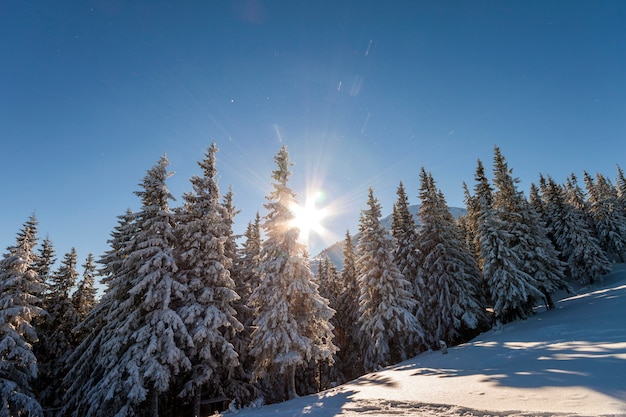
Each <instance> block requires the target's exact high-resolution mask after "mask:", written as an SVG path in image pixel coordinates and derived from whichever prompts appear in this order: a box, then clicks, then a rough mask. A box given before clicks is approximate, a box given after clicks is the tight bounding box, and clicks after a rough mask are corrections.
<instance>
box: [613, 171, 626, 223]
mask: <svg viewBox="0 0 626 417" xmlns="http://www.w3.org/2000/svg"><path fill="white" fill-rule="evenodd" d="M615 187H616V188H617V199H618V202H619V205H620V206H621V208H622V214H623V215H624V216H626V177H624V171H623V170H622V168H621V167H620V166H619V165H618V166H617V178H616V179H615Z"/></svg>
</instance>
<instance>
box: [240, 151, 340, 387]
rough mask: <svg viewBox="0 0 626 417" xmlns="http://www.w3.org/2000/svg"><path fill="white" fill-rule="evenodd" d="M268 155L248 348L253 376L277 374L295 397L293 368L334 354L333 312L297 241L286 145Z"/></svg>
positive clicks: (251, 299) (297, 232)
mask: <svg viewBox="0 0 626 417" xmlns="http://www.w3.org/2000/svg"><path fill="white" fill-rule="evenodd" d="M274 160H275V161H276V164H277V165H278V168H277V169H276V170H275V171H273V172H272V179H273V180H274V183H273V184H272V186H273V190H272V191H271V192H270V194H269V196H267V200H268V203H266V204H265V208H266V209H267V211H268V213H267V215H265V217H264V222H263V229H264V231H265V236H266V239H265V241H264V242H263V245H262V249H261V264H260V267H259V272H260V276H261V282H260V284H259V286H258V287H257V288H256V289H255V290H254V292H253V293H252V295H251V296H250V301H249V303H250V305H251V306H252V307H254V308H255V316H256V318H255V320H254V325H255V326H256V327H255V330H254V331H253V333H252V342H251V344H250V353H251V354H252V355H253V356H254V358H255V370H254V373H255V376H256V377H257V378H263V377H265V376H266V375H281V376H282V377H283V378H285V381H286V388H287V396H288V398H294V397H296V396H297V393H296V389H295V386H296V385H295V373H296V368H297V367H298V366H301V365H306V364H308V363H309V362H311V361H313V362H318V361H322V360H330V359H331V357H332V355H333V354H334V353H335V350H336V348H335V346H334V345H333V342H332V339H333V334H332V330H333V329H332V325H331V324H330V322H329V321H330V319H331V317H332V315H333V313H334V311H333V310H332V309H330V307H329V306H328V301H327V300H325V299H324V298H322V297H321V296H320V295H319V292H318V288H317V285H316V284H315V283H314V282H313V273H312V272H311V270H310V268H309V263H308V259H307V257H306V246H305V245H304V244H303V243H301V242H299V241H298V235H299V230H298V229H297V228H296V227H294V226H293V225H292V220H293V218H294V214H293V212H292V211H291V210H292V207H293V205H294V204H296V198H295V194H294V192H293V191H292V190H291V189H290V188H289V186H288V180H289V177H290V176H291V172H290V170H289V167H290V166H291V165H292V164H291V163H290V161H289V154H288V152H287V148H286V147H283V148H281V150H280V151H279V152H278V154H277V155H276V156H275V158H274Z"/></svg>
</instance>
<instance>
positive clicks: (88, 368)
mask: <svg viewBox="0 0 626 417" xmlns="http://www.w3.org/2000/svg"><path fill="white" fill-rule="evenodd" d="M135 220H136V219H135V214H134V213H133V212H132V211H131V210H130V209H129V210H127V211H126V213H124V214H123V215H120V216H118V225H117V226H116V227H115V229H114V230H113V232H112V233H111V238H110V239H109V241H108V243H109V246H110V249H109V250H107V251H106V252H105V253H104V255H102V257H101V258H100V260H99V263H100V264H101V265H102V268H101V269H100V271H99V273H100V275H101V276H102V277H103V278H102V280H101V282H102V284H103V285H104V286H105V290H104V295H103V296H102V298H101V300H100V301H99V302H98V303H97V304H96V305H95V306H94V308H93V309H92V310H91V311H90V312H89V314H88V315H87V317H86V319H85V320H84V321H82V322H81V323H80V324H79V325H78V326H77V327H76V328H75V329H74V330H75V331H76V332H78V333H82V334H85V335H86V336H85V337H84V338H83V339H82V341H81V343H80V344H79V345H78V347H77V348H76V349H75V350H74V352H73V353H72V354H71V355H70V357H69V358H68V361H67V363H68V365H69V370H68V373H67V374H66V376H65V378H64V379H63V381H62V384H63V388H64V390H65V394H64V395H63V406H62V408H61V410H60V411H59V412H58V415H59V416H73V417H82V416H85V415H88V412H89V411H88V410H89V409H90V407H91V404H90V402H89V399H90V398H91V397H92V396H94V397H97V396H98V395H100V394H101V393H100V392H98V391H97V388H96V385H97V384H98V382H99V380H100V378H101V377H102V375H103V374H104V372H105V371H106V368H107V366H109V365H110V363H109V362H107V361H105V360H103V359H107V360H109V361H112V360H113V359H114V356H113V355H111V356H110V357H106V358H105V357H104V356H103V352H104V351H103V346H104V345H105V344H108V345H110V346H115V343H116V340H117V336H118V335H117V334H116V326H117V325H118V324H119V320H114V321H113V322H110V321H108V320H109V319H110V318H111V316H110V313H111V312H115V311H117V310H118V309H119V308H120V304H121V303H122V302H123V301H124V300H125V297H127V294H128V292H129V291H130V289H131V285H132V281H131V278H132V277H133V276H134V275H135V274H136V273H137V271H136V269H137V266H136V265H130V264H125V262H124V261H125V260H126V259H127V258H128V255H129V254H130V253H131V252H132V251H133V250H135V249H136V245H135V243H136V242H135V239H134V237H135V235H136V234H137V232H138V229H137V222H136V221H135ZM113 394H114V393H110V395H111V396H112V395H113ZM94 410H97V407H95V406H94ZM94 413H95V411H94ZM103 413H104V411H103ZM94 415H95V414H94Z"/></svg>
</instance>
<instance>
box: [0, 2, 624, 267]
mask: <svg viewBox="0 0 626 417" xmlns="http://www.w3.org/2000/svg"><path fill="white" fill-rule="evenodd" d="M624 22H626V3H625V2H623V1H611V0H607V1H595V0H590V1H575V0H570V1H549V0H542V1H533V0H525V1H445V0H444V1H418V0H411V1H409V0H407V1H380V0H379V1H370V0H355V1H336V0H315V1H299V0H284V1H283V0H237V1H196V2H192V1H181V2H177V1H172V2H162V1H115V0H112V1H105V0H102V1H54V2H52V1H46V0H40V1H37V0H33V1H28V2H19V1H3V2H0V144H1V145H0V177H1V186H0V187H1V189H0V190H1V194H2V197H1V203H2V204H1V205H2V209H1V212H0V213H1V214H0V245H1V246H2V250H3V251H4V248H6V246H8V245H11V244H13V243H14V240H15V235H16V233H17V231H18V230H19V229H20V228H21V226H22V224H23V223H24V222H25V221H26V220H27V218H28V217H29V215H30V214H31V213H33V212H34V213H36V215H37V217H38V219H39V222H40V224H39V230H40V236H41V237H44V236H46V235H47V236H49V237H50V239H51V240H52V241H53V243H54V244H55V248H56V250H57V256H58V258H61V257H62V256H63V254H64V253H66V252H68V251H69V250H70V248H71V247H72V246H75V247H76V248H77V250H78V253H79V257H80V262H81V263H82V262H83V260H84V257H85V256H86V255H87V253H88V252H93V253H94V254H95V255H96V256H98V255H100V254H101V253H102V252H103V251H104V250H106V249H107V244H106V241H107V240H108V239H109V236H110V233H111V231H112V230H113V228H114V227H115V225H116V224H117V216H118V215H120V214H122V213H124V212H125V211H126V209H127V208H129V207H130V208H132V209H137V208H138V207H139V200H138V198H137V197H136V196H135V195H134V194H133V192H134V191H137V190H138V189H139V186H138V184H139V183H140V181H141V179H142V178H143V176H144V175H145V172H146V170H148V169H149V168H151V167H152V166H153V165H154V164H155V163H156V162H157V160H158V158H159V157H160V156H161V155H162V154H163V153H164V152H165V153H167V156H168V158H169V160H170V162H171V166H170V168H171V170H172V171H175V172H176V174H175V175H174V176H173V177H172V178H171V179H170V181H169V183H168V185H169V188H170V190H171V191H172V193H173V194H174V195H175V196H176V197H177V201H176V202H173V203H172V204H173V205H177V204H180V202H181V196H182V194H183V193H184V192H188V191H190V190H191V184H190V183H189V178H190V177H191V176H192V175H194V174H199V173H200V170H199V168H198V166H197V164H196V162H197V161H198V160H200V159H202V158H203V156H204V153H205V151H206V149H207V147H208V146H209V145H210V144H211V142H215V143H216V144H217V146H218V148H219V149H220V152H219V153H218V155H217V157H218V166H217V168H218V170H219V173H220V188H221V191H222V193H224V192H226V190H227V189H228V186H229V185H232V187H233V191H234V193H235V204H236V206H237V207H238V208H239V209H241V213H240V214H239V215H238V216H237V218H236V225H235V231H236V232H239V233H240V232H242V231H243V230H244V229H245V225H246V224H247V223H248V221H250V220H251V219H252V218H253V217H254V215H255V213H256V211H257V210H258V211H260V213H261V214H262V215H263V214H265V211H264V208H263V206H262V205H263V203H264V202H265V196H266V195H267V193H268V191H269V190H270V183H271V181H270V175H271V171H272V170H273V169H274V168H275V165H274V160H273V157H274V155H275V154H276V153H277V151H278V150H279V149H280V147H281V146H282V145H287V147H288V150H289V153H290V156H291V159H292V161H293V162H294V163H295V164H296V165H295V166H294V167H293V176H292V181H291V186H292V188H293V189H294V191H296V192H297V193H298V194H299V199H300V201H301V202H304V200H305V199H306V195H307V192H310V193H314V192H317V191H321V193H320V194H319V197H318V201H317V205H318V206H319V207H327V209H328V213H329V217H327V218H326V222H325V227H326V228H327V231H326V232H325V233H324V236H321V237H320V236H317V237H315V238H314V239H313V240H312V242H311V249H310V252H311V253H313V254H314V253H317V252H318V251H319V249H321V248H323V247H325V246H326V244H330V243H333V242H334V241H336V240H339V239H341V238H343V235H344V233H345V230H346V229H350V231H351V232H353V233H356V231H357V230H356V229H357V224H358V217H359V211H360V209H361V208H364V207H365V203H366V200H367V189H368V187H370V186H373V187H374V190H375V195H376V196H377V197H378V198H379V199H380V201H381V204H382V206H383V214H384V215H387V214H389V213H391V210H392V205H393V203H394V201H395V199H396V194H395V193H396V188H397V186H398V183H399V182H400V181H403V182H404V184H405V187H406V189H407V192H408V194H409V196H410V199H411V203H412V204H417V203H418V199H417V193H418V187H419V182H418V173H419V169H420V167H422V166H424V167H425V168H426V169H427V170H429V171H431V172H432V173H433V176H434V178H435V180H436V181H437V183H438V185H439V187H440V188H441V189H442V190H443V192H444V194H445V195H446V197H447V199H448V203H449V204H450V205H453V206H463V193H462V182H463V181H466V182H468V183H469V184H470V186H473V174H474V170H475V167H476V160H477V159H478V158H480V159H482V160H483V161H484V162H485V165H486V166H487V167H489V168H490V167H491V161H492V155H493V147H494V145H498V146H500V148H501V150H502V152H503V154H504V156H505V157H506V158H507V160H508V162H509V164H510V166H511V167H512V168H513V169H514V174H515V175H516V176H518V177H520V179H521V180H522V183H521V187H522V189H523V190H524V191H527V190H528V187H529V185H530V183H531V182H536V181H537V179H538V175H539V173H540V172H541V173H544V174H550V175H552V176H553V177H554V178H555V179H556V180H557V181H563V180H564V179H565V178H566V177H567V175H568V174H569V173H571V172H575V173H576V174H578V175H580V174H582V172H583V170H587V171H589V172H591V173H596V172H601V173H603V174H605V175H609V176H610V177H611V178H612V177H614V175H615V172H616V164H620V165H621V166H622V167H624V168H626V158H625V156H626V76H625V74H626V25H625V24H624Z"/></svg>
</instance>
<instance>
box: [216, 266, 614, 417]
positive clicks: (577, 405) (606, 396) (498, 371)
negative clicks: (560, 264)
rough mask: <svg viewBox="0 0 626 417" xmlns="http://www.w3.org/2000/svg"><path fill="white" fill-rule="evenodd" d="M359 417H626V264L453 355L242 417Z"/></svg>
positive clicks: (430, 357)
mask: <svg viewBox="0 0 626 417" xmlns="http://www.w3.org/2000/svg"><path fill="white" fill-rule="evenodd" d="M357 414H359V415H362V414H365V415H382V416H386V415H394V416H462V415H463V416H494V415H497V416H505V415H506V416H553V415H569V416H580V415H583V416H598V415H623V416H626V265H624V264H618V265H616V266H615V268H614V271H613V273H612V274H610V275H608V276H607V277H605V281H604V284H603V285H598V286H595V287H593V288H585V289H581V290H579V291H578V294H577V295H570V296H567V297H566V298H564V299H562V300H561V301H559V302H558V303H557V308H556V309H555V310H553V311H541V312H539V313H538V314H537V315H535V316H533V317H531V318H530V319H528V320H526V321H519V322H514V323H511V324H509V325H506V326H504V327H502V328H500V329H493V330H491V331H489V332H487V333H484V334H482V335H480V336H479V337H477V338H476V339H474V340H472V341H471V342H469V343H466V344H464V345H461V346H458V347H454V348H450V349H449V353H448V354H447V355H443V354H441V352H429V353H425V354H422V355H420V356H417V357H415V358H413V359H411V360H409V361H406V362H403V363H401V364H398V365H396V366H393V367H389V368H386V369H384V370H382V371H380V372H377V373H372V374H368V375H365V376H363V377H361V378H359V379H357V380H355V381H352V382H350V383H348V384H345V385H342V386H340V387H337V388H335V389H332V390H329V391H325V392H322V393H319V394H316V395H310V396H307V397H302V398H298V399H295V400H292V401H288V402H285V403H282V404H275V405H271V406H266V407H262V408H257V409H248V410H241V411H238V412H236V415H237V416H238V417H247V416H255V417H266V416H275V417H287V416H289V417H291V416H304V415H311V416H320V417H326V416H356V415H357ZM227 415H232V414H231V413H229V412H227V413H224V416H227Z"/></svg>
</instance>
